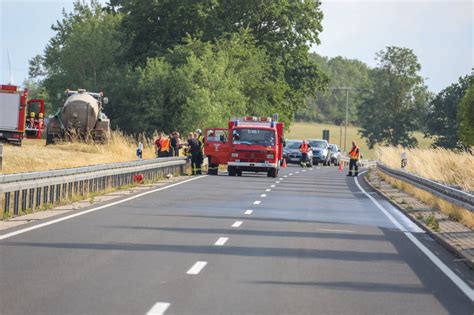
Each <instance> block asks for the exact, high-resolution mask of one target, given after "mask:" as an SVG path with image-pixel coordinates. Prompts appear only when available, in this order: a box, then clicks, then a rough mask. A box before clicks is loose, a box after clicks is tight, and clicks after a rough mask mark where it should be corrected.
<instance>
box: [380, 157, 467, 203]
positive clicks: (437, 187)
mask: <svg viewBox="0 0 474 315" xmlns="http://www.w3.org/2000/svg"><path fill="white" fill-rule="evenodd" d="M377 168H378V169H379V170H381V171H382V172H384V173H385V174H387V175H390V176H392V177H395V178H397V179H399V180H402V181H405V182H407V183H409V184H411V185H414V186H416V187H418V188H420V189H423V190H425V191H427V192H429V193H431V194H433V195H435V196H437V197H439V198H442V199H444V200H446V201H448V202H450V203H453V204H455V205H458V206H461V207H463V208H465V209H468V210H470V211H474V195H472V194H470V193H468V192H465V191H462V190H459V189H456V188H453V187H449V186H446V185H443V184H440V183H438V182H435V181H433V180H430V179H426V178H423V177H420V176H417V175H414V174H411V173H408V172H406V171H402V170H396V169H392V168H390V167H388V166H386V165H384V164H382V163H380V162H377Z"/></svg>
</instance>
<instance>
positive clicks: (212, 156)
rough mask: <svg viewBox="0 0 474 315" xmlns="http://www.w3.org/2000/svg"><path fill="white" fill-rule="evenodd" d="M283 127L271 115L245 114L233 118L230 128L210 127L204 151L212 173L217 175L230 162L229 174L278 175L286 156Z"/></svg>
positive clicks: (228, 166) (205, 135)
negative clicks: (264, 173) (284, 154)
mask: <svg viewBox="0 0 474 315" xmlns="http://www.w3.org/2000/svg"><path fill="white" fill-rule="evenodd" d="M283 128H284V124H283V123H281V122H276V121H273V120H272V119H271V118H269V117H254V116H245V117H243V118H242V119H233V120H231V121H229V126H228V128H227V129H226V128H209V129H206V130H205V132H204V153H205V155H206V156H207V157H208V161H209V174H211V175H217V170H218V167H219V165H227V171H228V174H229V176H242V172H266V173H267V176H268V177H276V176H277V175H278V171H279V170H280V166H281V161H282V158H283V155H282V152H283V142H284V138H283Z"/></svg>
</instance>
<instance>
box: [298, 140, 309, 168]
mask: <svg viewBox="0 0 474 315" xmlns="http://www.w3.org/2000/svg"><path fill="white" fill-rule="evenodd" d="M309 150H311V147H310V146H309V144H308V141H306V140H303V143H302V144H301V145H300V152H301V165H302V166H304V165H306V164H307V163H308V162H309V161H308V151H309Z"/></svg>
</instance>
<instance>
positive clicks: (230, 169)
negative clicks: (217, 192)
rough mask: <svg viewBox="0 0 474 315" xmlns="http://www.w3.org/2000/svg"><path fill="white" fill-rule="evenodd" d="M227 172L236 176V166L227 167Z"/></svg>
mask: <svg viewBox="0 0 474 315" xmlns="http://www.w3.org/2000/svg"><path fill="white" fill-rule="evenodd" d="M227 173H228V174H229V176H235V173H236V172H235V168H234V167H233V166H229V167H227Z"/></svg>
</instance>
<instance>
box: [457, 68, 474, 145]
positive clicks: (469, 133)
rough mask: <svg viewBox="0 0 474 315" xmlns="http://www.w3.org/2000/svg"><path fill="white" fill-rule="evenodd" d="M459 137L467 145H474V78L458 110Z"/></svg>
mask: <svg viewBox="0 0 474 315" xmlns="http://www.w3.org/2000/svg"><path fill="white" fill-rule="evenodd" d="M458 121H459V139H460V140H461V141H462V143H463V145H464V146H466V147H473V146H474V78H472V77H471V83H470V86H469V88H468V89H467V91H466V93H465V95H464V97H463V99H462V100H461V102H460V103H459V111H458Z"/></svg>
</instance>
